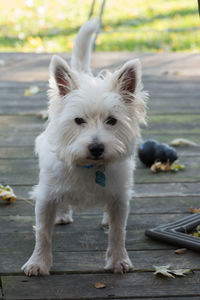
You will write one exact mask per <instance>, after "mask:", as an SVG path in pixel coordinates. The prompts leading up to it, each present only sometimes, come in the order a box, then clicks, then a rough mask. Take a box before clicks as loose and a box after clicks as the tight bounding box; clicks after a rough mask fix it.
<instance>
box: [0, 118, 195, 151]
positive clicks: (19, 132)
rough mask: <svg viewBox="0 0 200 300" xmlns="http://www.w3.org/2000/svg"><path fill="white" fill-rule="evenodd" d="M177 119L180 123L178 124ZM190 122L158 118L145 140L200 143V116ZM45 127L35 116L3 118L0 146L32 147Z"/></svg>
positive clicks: (145, 133) (147, 131)
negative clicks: (178, 140)
mask: <svg viewBox="0 0 200 300" xmlns="http://www.w3.org/2000/svg"><path fill="white" fill-rule="evenodd" d="M176 118H177V119H178V121H179V122H178V121H177V122H176ZM189 120H190V118H189V116H186V115H179V116H176V115H173V116H168V117H166V116H156V117H154V118H152V121H151V123H150V124H149V128H145V129H143V130H142V134H143V137H144V138H148V139H149V138H155V139H158V140H159V141H162V142H169V141H171V140H172V139H174V138H177V137H183V138H184V137H185V138H188V137H189V139H190V140H192V141H194V142H197V143H199V142H200V136H199V131H198V128H199V127H200V115H191V120H192V121H193V122H192V123H191V124H190V125H188V123H189ZM169 124H171V125H169ZM176 124H177V125H176ZM192 124H193V125H192ZM173 126H174V128H176V130H174V128H172V127H173ZM192 126H193V128H191V127H192ZM43 127H44V121H43V120H41V119H40V118H39V117H37V116H34V115H33V116H1V117H0V146H4V147H5V146H22V145H23V146H31V145H33V144H34V140H35V138H36V136H37V135H38V134H39V133H40V132H41V131H42V129H43Z"/></svg>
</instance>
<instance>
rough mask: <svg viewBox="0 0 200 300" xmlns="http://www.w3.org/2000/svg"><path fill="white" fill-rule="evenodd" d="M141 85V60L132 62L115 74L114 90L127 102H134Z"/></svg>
mask: <svg viewBox="0 0 200 300" xmlns="http://www.w3.org/2000/svg"><path fill="white" fill-rule="evenodd" d="M140 83H141V63H140V61H139V59H134V60H130V61H128V62H127V63H125V64H124V65H123V67H122V68H121V69H119V70H118V71H116V72H115V73H114V74H113V82H112V85H113V88H114V89H115V90H117V92H118V93H119V94H120V95H121V96H122V98H123V99H124V101H125V102H128V103H129V102H131V101H133V100H134V96H135V94H136V91H137V87H139V86H140Z"/></svg>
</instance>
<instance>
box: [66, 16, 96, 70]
mask: <svg viewBox="0 0 200 300" xmlns="http://www.w3.org/2000/svg"><path fill="white" fill-rule="evenodd" d="M98 26H99V25H98V21H97V20H96V19H91V20H89V21H88V22H87V23H85V24H84V25H83V26H82V27H81V29H80V30H79V33H78V35H77V37H76V40H75V44H74V47H73V50H72V58H71V66H72V68H73V69H75V70H77V71H78V72H86V73H91V71H90V52H91V47H92V40H93V39H92V36H93V33H94V32H95V31H96V30H97V28H98Z"/></svg>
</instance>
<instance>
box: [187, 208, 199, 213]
mask: <svg viewBox="0 0 200 300" xmlns="http://www.w3.org/2000/svg"><path fill="white" fill-rule="evenodd" d="M189 211H190V212H191V213H193V214H197V213H200V208H193V207H190V208H189Z"/></svg>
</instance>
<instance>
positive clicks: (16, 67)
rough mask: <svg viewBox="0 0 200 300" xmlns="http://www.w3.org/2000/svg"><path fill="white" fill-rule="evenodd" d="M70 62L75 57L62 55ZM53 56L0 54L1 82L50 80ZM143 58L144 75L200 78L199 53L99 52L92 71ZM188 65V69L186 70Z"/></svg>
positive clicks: (94, 58)
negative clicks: (2, 64) (2, 61)
mask: <svg viewBox="0 0 200 300" xmlns="http://www.w3.org/2000/svg"><path fill="white" fill-rule="evenodd" d="M59 55H60V56H62V57H63V58H64V59H67V60H69V57H70V55H71V54H69V53H59ZM51 57H52V54H48V53H40V54H37V53H0V58H1V59H3V60H5V63H6V65H5V67H3V68H2V72H1V74H0V79H1V80H8V81H18V82H21V81H38V80H39V81H47V80H48V66H49V63H50V59H51ZM134 58H140V59H141V61H142V65H143V74H145V75H149V76H152V75H157V76H158V77H160V76H161V75H165V76H175V77H177V76H178V75H179V76H181V75H182V76H190V78H191V77H194V78H195V77H196V78H197V76H199V75H200V71H199V55H198V53H183V52H182V53H136V52H106V53H105V52H96V53H93V54H92V68H93V69H95V68H98V69H101V68H109V69H114V68H116V67H118V66H119V65H121V64H122V63H124V62H125V61H127V60H129V59H134ZM183 64H184V68H183Z"/></svg>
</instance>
